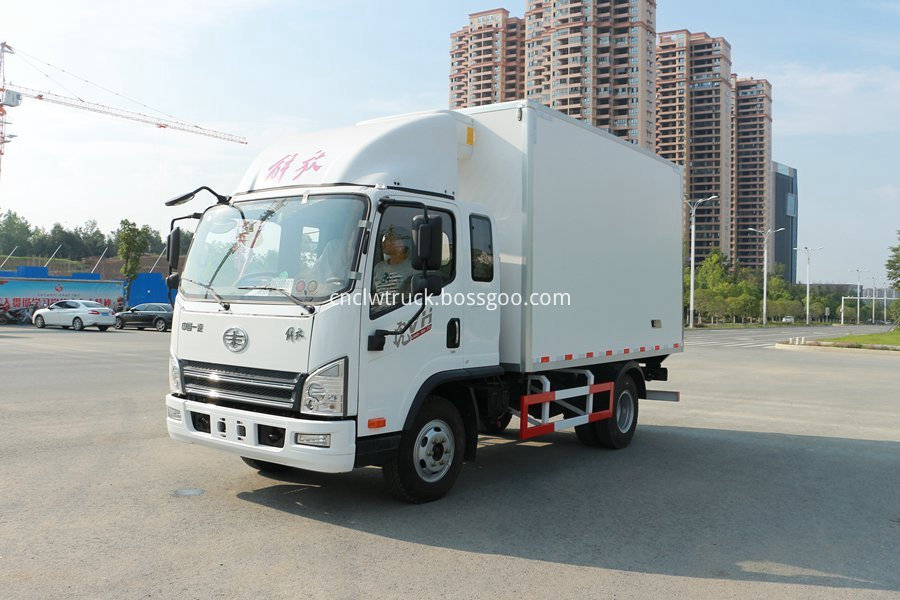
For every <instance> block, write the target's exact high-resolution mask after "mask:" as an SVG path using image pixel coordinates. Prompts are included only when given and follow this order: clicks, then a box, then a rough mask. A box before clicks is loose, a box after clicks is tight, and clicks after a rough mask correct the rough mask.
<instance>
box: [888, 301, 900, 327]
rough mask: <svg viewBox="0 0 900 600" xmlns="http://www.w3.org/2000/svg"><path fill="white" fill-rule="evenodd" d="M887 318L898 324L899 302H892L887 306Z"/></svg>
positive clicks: (899, 314)
mask: <svg viewBox="0 0 900 600" xmlns="http://www.w3.org/2000/svg"><path fill="white" fill-rule="evenodd" d="M887 316H888V319H890V320H891V321H893V322H894V323H900V301H897V300H894V301H893V302H891V303H890V304H888V310H887Z"/></svg>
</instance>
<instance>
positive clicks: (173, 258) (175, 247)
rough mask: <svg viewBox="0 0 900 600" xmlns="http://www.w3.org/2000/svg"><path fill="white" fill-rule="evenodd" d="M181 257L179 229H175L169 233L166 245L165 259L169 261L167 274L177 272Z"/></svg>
mask: <svg viewBox="0 0 900 600" xmlns="http://www.w3.org/2000/svg"><path fill="white" fill-rule="evenodd" d="M180 257H181V227H176V228H174V229H173V230H172V231H170V232H169V240H168V243H167V244H166V258H167V259H168V261H169V272H170V273H171V272H172V271H177V270H178V259H179V258H180Z"/></svg>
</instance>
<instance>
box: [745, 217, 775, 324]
mask: <svg viewBox="0 0 900 600" xmlns="http://www.w3.org/2000/svg"><path fill="white" fill-rule="evenodd" d="M747 231H754V232H756V233H758V234H759V235H761V236H762V238H763V327H765V326H766V325H768V323H769V321H768V315H767V314H766V303H767V301H768V295H769V236H770V235H772V234H773V233H778V232H779V231H784V227H779V228H778V229H776V230H775V231H772V230H771V229H766V230H765V231H760V230H759V229H754V228H752V227H748V228H747Z"/></svg>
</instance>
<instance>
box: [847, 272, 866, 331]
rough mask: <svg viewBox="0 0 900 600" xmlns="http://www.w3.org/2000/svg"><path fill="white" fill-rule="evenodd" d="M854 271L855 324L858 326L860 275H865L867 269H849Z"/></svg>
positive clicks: (860, 292)
mask: <svg viewBox="0 0 900 600" xmlns="http://www.w3.org/2000/svg"><path fill="white" fill-rule="evenodd" d="M850 270H851V271H856V324H857V325H859V297H860V296H861V295H862V279H861V278H860V273H865V272H866V271H868V269H850Z"/></svg>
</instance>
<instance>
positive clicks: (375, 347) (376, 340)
mask: <svg viewBox="0 0 900 600" xmlns="http://www.w3.org/2000/svg"><path fill="white" fill-rule="evenodd" d="M427 297H428V295H427V294H424V293H423V294H422V306H420V307H419V310H417V311H416V314H414V315H413V316H412V317H411V318H410V320H409V321H407V322H406V325H404V326H403V327H401V328H400V329H395V330H393V331H390V330H388V329H376V330H375V333H373V334H371V335H369V342H368V349H369V350H372V351H373V352H377V351H380V350H384V342H385V336H388V335H393V336H398V335H403V334H404V333H406V332H407V331H408V330H409V328H410V327H412V324H413V323H415V322H416V321H417V320H419V317H421V316H422V313H423V312H425V307H426V306H427V302H428V301H427Z"/></svg>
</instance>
